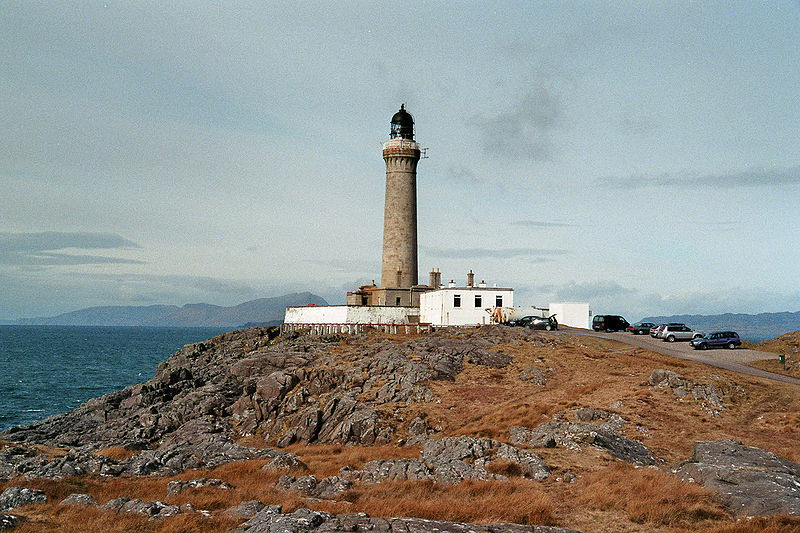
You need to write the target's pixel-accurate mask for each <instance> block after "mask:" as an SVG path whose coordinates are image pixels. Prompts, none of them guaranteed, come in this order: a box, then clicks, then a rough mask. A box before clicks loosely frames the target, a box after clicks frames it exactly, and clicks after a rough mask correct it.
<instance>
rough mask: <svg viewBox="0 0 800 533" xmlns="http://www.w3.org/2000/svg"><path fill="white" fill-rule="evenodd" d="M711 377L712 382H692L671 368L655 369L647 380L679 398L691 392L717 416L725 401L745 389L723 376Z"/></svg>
mask: <svg viewBox="0 0 800 533" xmlns="http://www.w3.org/2000/svg"><path fill="white" fill-rule="evenodd" d="M711 378H712V380H713V381H714V383H693V382H692V381H689V380H688V379H686V378H684V377H683V376H681V375H680V374H677V373H675V372H673V371H672V370H664V369H656V370H653V371H652V372H651V373H650V377H649V378H648V379H647V382H648V383H649V384H650V385H651V386H653V387H664V388H668V389H670V390H671V391H672V392H673V394H675V396H677V397H679V398H681V399H683V398H687V397H688V396H689V395H690V394H691V396H692V397H693V398H694V399H695V400H696V401H697V402H699V403H700V406H701V407H702V408H703V409H704V410H705V411H707V412H708V413H709V414H711V415H712V416H717V415H719V412H720V411H721V410H723V409H724V408H725V403H726V402H727V401H730V400H732V399H734V398H736V397H737V396H739V395H743V394H745V391H744V389H743V388H741V387H739V386H738V385H736V384H735V383H733V382H732V381H730V380H729V379H728V378H726V377H724V376H719V375H713V376H711Z"/></svg>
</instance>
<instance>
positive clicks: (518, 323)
mask: <svg viewBox="0 0 800 533" xmlns="http://www.w3.org/2000/svg"><path fill="white" fill-rule="evenodd" d="M534 318H539V317H536V316H533V315H528V316H524V317H522V318H515V319H514V320H509V321H508V323H507V324H508V325H509V326H512V327H517V328H525V327H528V326H529V325H530V323H531V320H533V319H534Z"/></svg>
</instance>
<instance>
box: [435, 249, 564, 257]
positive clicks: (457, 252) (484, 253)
mask: <svg viewBox="0 0 800 533" xmlns="http://www.w3.org/2000/svg"><path fill="white" fill-rule="evenodd" d="M424 250H425V252H426V253H427V254H429V255H431V256H433V257H437V258H450V259H474V258H485V257H488V258H495V259H509V258H512V257H525V256H528V257H534V258H536V257H539V258H542V259H543V257H549V256H554V255H566V254H568V253H569V252H568V251H567V250H559V249H547V248H465V249H444V248H425V249H424Z"/></svg>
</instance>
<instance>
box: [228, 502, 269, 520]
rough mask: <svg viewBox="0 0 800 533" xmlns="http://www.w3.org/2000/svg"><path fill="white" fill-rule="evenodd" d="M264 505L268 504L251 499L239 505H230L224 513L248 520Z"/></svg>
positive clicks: (231, 516)
mask: <svg viewBox="0 0 800 533" xmlns="http://www.w3.org/2000/svg"><path fill="white" fill-rule="evenodd" d="M264 507H266V505H264V504H263V503H261V502H260V501H258V500H249V501H246V502H242V503H240V504H239V505H234V506H233V507H229V508H228V509H226V510H225V511H224V512H223V514H224V515H225V516H228V517H230V518H238V519H242V520H248V519H250V518H253V517H254V516H255V515H256V513H258V512H259V511H261V510H262V509H263V508H264ZM279 512H280V511H279Z"/></svg>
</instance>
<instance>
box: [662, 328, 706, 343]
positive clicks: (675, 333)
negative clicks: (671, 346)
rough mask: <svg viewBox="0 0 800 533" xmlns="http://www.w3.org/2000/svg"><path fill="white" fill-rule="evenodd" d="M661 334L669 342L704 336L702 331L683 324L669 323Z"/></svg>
mask: <svg viewBox="0 0 800 533" xmlns="http://www.w3.org/2000/svg"><path fill="white" fill-rule="evenodd" d="M659 335H660V336H661V338H662V339H664V340H665V341H667V342H675V341H688V340H692V339H697V338H698V337H702V336H703V334H702V333H699V332H697V331H693V330H692V328H690V327H688V326H684V325H683V324H681V325H675V324H667V325H666V326H665V327H664V329H663V330H661V333H659Z"/></svg>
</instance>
